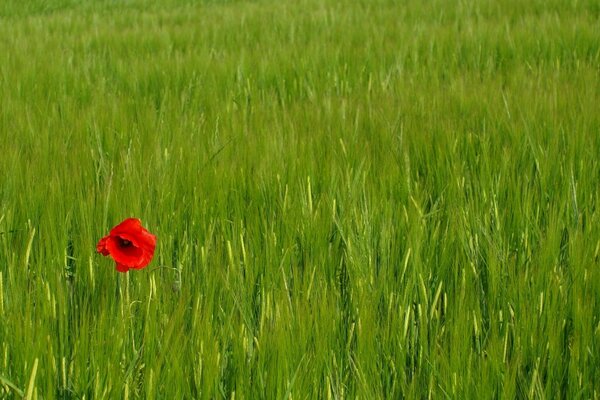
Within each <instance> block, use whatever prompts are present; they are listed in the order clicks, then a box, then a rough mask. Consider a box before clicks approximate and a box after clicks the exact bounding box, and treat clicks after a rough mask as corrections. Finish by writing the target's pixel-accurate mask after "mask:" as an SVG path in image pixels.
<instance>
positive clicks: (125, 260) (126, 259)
mask: <svg viewBox="0 0 600 400" xmlns="http://www.w3.org/2000/svg"><path fill="white" fill-rule="evenodd" d="M121 241H122V239H121V238H120V237H119V236H110V237H109V238H108V240H107V241H106V248H107V249H108V251H109V253H110V255H111V257H112V258H113V259H114V260H115V261H116V262H117V263H119V264H123V265H126V266H127V267H129V268H131V267H134V266H137V265H139V263H140V259H141V258H142V257H143V255H144V251H143V250H142V249H141V248H140V247H137V246H135V244H133V242H132V245H131V246H128V247H122V246H121V244H120V242H121Z"/></svg>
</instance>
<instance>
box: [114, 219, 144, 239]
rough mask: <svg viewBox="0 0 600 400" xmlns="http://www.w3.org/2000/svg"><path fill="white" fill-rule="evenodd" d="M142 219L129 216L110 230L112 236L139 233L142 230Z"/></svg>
mask: <svg viewBox="0 0 600 400" xmlns="http://www.w3.org/2000/svg"><path fill="white" fill-rule="evenodd" d="M142 229H143V228H142V221H140V220H139V219H137V218H127V219H126V220H125V221H123V222H121V223H120V224H119V225H117V226H115V227H114V228H112V229H111V230H110V235H111V236H115V235H117V236H119V235H120V234H122V233H129V234H137V233H139V232H140V231H141V230H142Z"/></svg>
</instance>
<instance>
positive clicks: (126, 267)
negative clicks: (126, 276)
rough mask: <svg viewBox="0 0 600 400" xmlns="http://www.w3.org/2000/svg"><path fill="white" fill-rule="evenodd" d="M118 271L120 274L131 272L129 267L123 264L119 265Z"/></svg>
mask: <svg viewBox="0 0 600 400" xmlns="http://www.w3.org/2000/svg"><path fill="white" fill-rule="evenodd" d="M117 271H119V272H127V271H129V267H128V266H126V265H123V264H119V263H117Z"/></svg>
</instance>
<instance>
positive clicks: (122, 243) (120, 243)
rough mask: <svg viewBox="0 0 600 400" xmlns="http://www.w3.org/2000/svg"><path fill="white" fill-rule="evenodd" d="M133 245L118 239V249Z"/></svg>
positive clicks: (125, 240)
mask: <svg viewBox="0 0 600 400" xmlns="http://www.w3.org/2000/svg"><path fill="white" fill-rule="evenodd" d="M131 246H133V243H131V241H129V240H127V239H123V238H119V247H131Z"/></svg>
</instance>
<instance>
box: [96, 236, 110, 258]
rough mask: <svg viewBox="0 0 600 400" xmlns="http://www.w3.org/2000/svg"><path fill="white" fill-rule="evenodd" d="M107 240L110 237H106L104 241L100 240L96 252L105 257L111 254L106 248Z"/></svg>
mask: <svg viewBox="0 0 600 400" xmlns="http://www.w3.org/2000/svg"><path fill="white" fill-rule="evenodd" d="M107 240H108V236H104V237H103V238H102V239H100V241H99V242H98V244H97V245H96V251H97V252H98V253H101V254H102V255H103V256H107V255H108V254H109V253H108V249H107V248H106V241H107Z"/></svg>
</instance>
